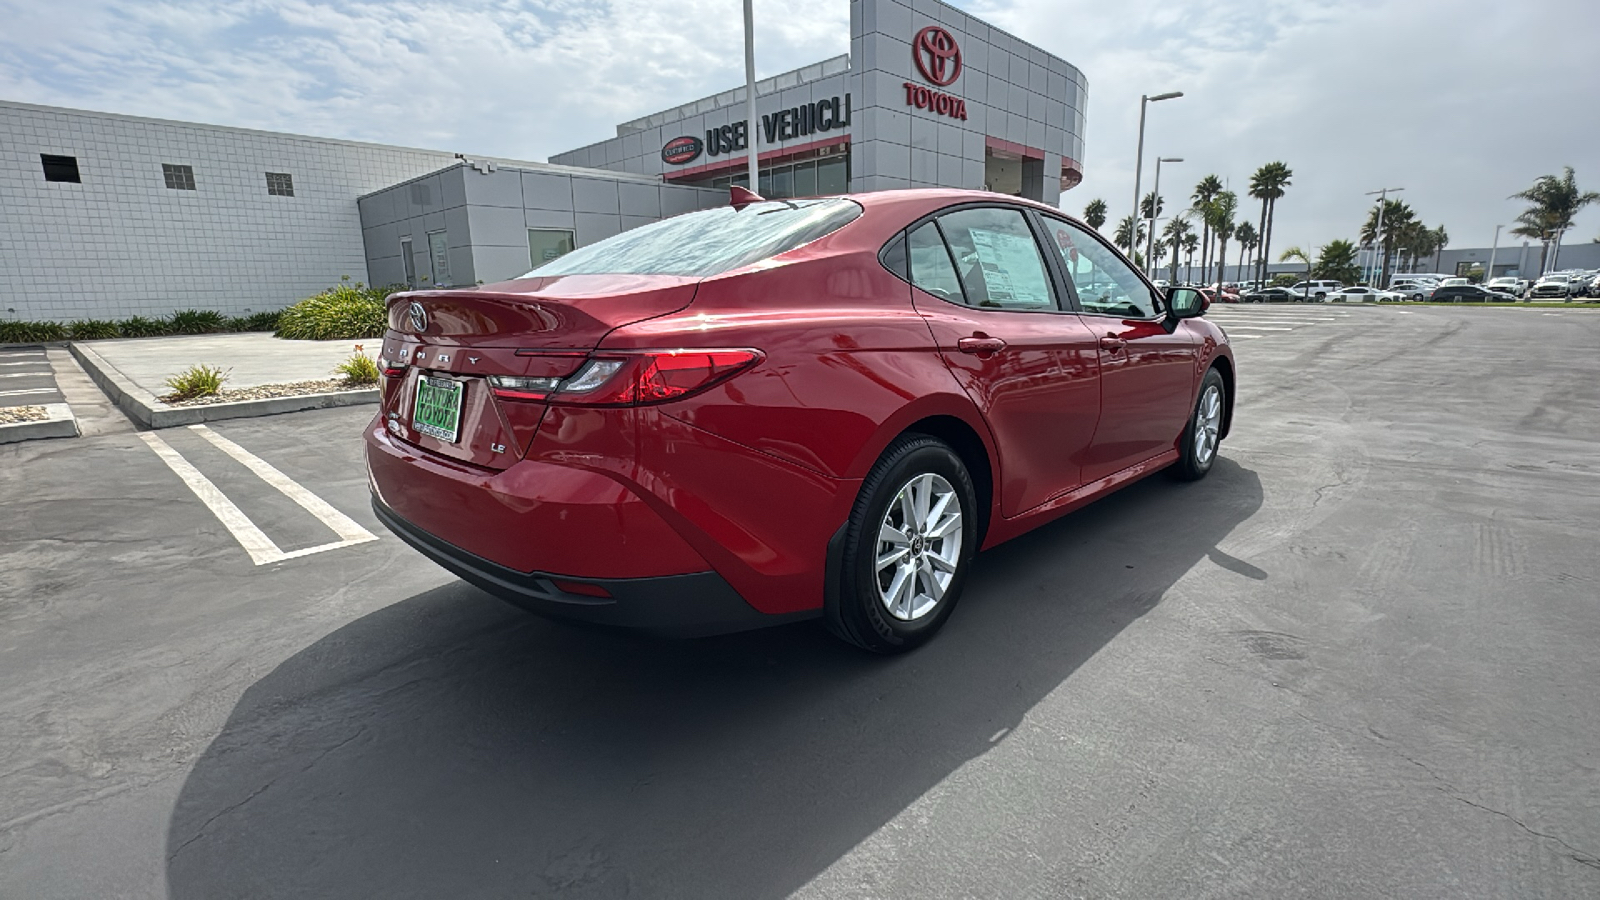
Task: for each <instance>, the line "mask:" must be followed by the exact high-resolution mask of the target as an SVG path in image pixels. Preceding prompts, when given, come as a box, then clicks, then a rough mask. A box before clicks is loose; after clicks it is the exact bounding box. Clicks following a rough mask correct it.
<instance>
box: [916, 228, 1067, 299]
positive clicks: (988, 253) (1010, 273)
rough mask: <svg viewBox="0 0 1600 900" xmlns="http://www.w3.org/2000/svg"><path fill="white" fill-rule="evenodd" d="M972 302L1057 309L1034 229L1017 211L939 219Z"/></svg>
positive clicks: (963, 285) (964, 287) (962, 283)
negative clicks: (1034, 235) (1034, 236)
mask: <svg viewBox="0 0 1600 900" xmlns="http://www.w3.org/2000/svg"><path fill="white" fill-rule="evenodd" d="M939 230H940V231H942V232H944V237H945V240H946V241H948V242H949V245H950V256H951V257H952V258H953V259H954V261H955V266H956V274H957V275H958V276H959V277H960V279H961V286H962V288H963V290H964V291H965V292H966V295H967V303H968V304H969V305H971V306H981V307H991V308H999V309H1024V310H1028V309H1055V308H1056V300H1055V294H1054V293H1053V292H1052V291H1051V289H1050V279H1049V276H1048V275H1046V274H1045V268H1044V258H1043V257H1042V256H1040V255H1039V244H1038V242H1037V241H1035V240H1034V239H1033V230H1032V229H1030V228H1029V227H1028V221H1027V219H1025V218H1023V215H1022V211H1021V210H1017V209H1000V208H995V207H987V208H982V207H980V208H977V209H962V210H957V211H955V212H952V213H946V214H945V215H942V216H940V217H939Z"/></svg>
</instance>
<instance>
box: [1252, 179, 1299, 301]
mask: <svg viewBox="0 0 1600 900" xmlns="http://www.w3.org/2000/svg"><path fill="white" fill-rule="evenodd" d="M1293 177H1294V172H1293V171H1292V170H1290V168H1289V166H1288V165H1287V164H1285V163H1281V162H1269V163H1267V164H1266V165H1264V166H1262V167H1261V168H1259V169H1257V170H1256V171H1255V174H1254V175H1251V176H1250V196H1252V197H1254V198H1255V199H1257V200H1260V201H1261V235H1260V240H1261V256H1260V260H1261V279H1262V280H1263V281H1265V280H1266V278H1267V260H1268V258H1269V257H1268V254H1270V253H1271V252H1272V221H1273V218H1274V217H1275V216H1276V215H1277V212H1278V198H1279V197H1282V196H1283V194H1284V188H1287V187H1288V186H1289V180H1290V179H1291V178H1293Z"/></svg>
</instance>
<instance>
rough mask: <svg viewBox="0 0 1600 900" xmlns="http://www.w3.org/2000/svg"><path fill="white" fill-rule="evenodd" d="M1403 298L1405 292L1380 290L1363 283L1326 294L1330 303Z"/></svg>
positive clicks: (1383, 300) (1376, 301) (1388, 301)
mask: <svg viewBox="0 0 1600 900" xmlns="http://www.w3.org/2000/svg"><path fill="white" fill-rule="evenodd" d="M1405 299H1407V298H1406V295H1405V294H1402V293H1398V292H1395V291H1380V290H1378V289H1377V288H1374V287H1367V286H1366V285H1364V284H1358V285H1354V286H1353V287H1347V288H1340V289H1339V290H1337V291H1334V292H1333V293H1331V294H1329V295H1328V302H1330V303H1397V302H1399V301H1401V300H1405Z"/></svg>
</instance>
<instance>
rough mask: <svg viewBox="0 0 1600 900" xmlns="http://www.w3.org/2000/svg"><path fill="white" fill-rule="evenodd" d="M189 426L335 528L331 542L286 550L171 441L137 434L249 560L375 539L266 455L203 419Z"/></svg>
mask: <svg viewBox="0 0 1600 900" xmlns="http://www.w3.org/2000/svg"><path fill="white" fill-rule="evenodd" d="M190 428H191V429H192V430H194V431H197V432H199V433H200V436H201V437H203V438H205V439H206V440H207V441H209V442H211V443H212V444H213V445H215V446H216V447H217V448H218V449H220V450H221V451H222V452H224V453H226V454H228V455H229V456H231V457H233V458H234V459H235V460H237V461H238V462H240V463H242V464H243V465H244V466H245V467H246V468H248V469H249V470H250V471H251V472H253V473H255V475H256V476H257V477H258V478H260V479H261V480H262V481H265V482H266V483H267V484H269V485H271V486H272V487H273V488H275V489H276V490H277V491H278V492H279V493H281V494H283V495H284V496H285V497H288V498H289V499H290V500H293V501H294V502H295V503H297V504H299V505H300V507H301V508H302V509H304V510H305V511H306V512H309V513H311V514H312V515H314V516H316V517H317V519H318V520H319V521H321V522H322V524H324V525H326V526H328V527H329V528H330V529H332V530H333V533H334V534H337V535H338V536H339V538H340V539H339V540H337V541H334V542H332V543H328V544H319V545H317V546H315V547H306V548H304V549H301V550H292V551H289V552H285V551H284V550H282V549H281V548H279V547H278V545H277V544H276V543H273V540H272V538H269V537H267V535H266V532H264V531H262V530H261V529H260V528H258V527H256V524H255V523H254V522H252V521H250V517H249V516H246V515H245V514H244V511H243V510H241V509H239V507H238V506H237V505H235V504H234V502H233V501H232V500H229V499H228V498H227V496H226V495H224V494H223V493H222V491H221V490H220V489H218V488H217V486H216V485H215V484H214V483H212V481H211V479H209V478H207V477H206V476H205V475H203V474H201V472H200V470H199V469H196V468H195V467H194V465H193V464H191V463H190V462H189V461H188V460H187V459H184V458H183V456H182V455H181V454H179V453H178V451H176V450H174V449H172V446H171V445H170V444H168V443H167V442H166V441H164V440H162V439H161V438H160V437H159V436H157V435H155V434H153V433H151V432H144V433H142V434H140V435H139V437H140V438H141V439H143V440H144V442H145V443H146V444H148V445H149V446H150V449H151V450H154V451H155V453H156V455H157V456H159V457H160V458H161V461H162V462H164V463H166V464H167V468H169V469H171V470H172V471H173V473H174V474H176V475H177V476H178V477H179V478H180V479H182V481H183V483H184V484H185V485H187V486H188V487H189V490H191V491H193V492H194V495H195V496H196V497H198V498H200V502H201V503H204V504H205V505H206V508H207V509H209V510H211V513H212V515H214V516H216V517H217V521H219V522H221V523H222V524H223V526H224V527H225V528H227V529H228V531H229V532H230V533H232V534H233V537H234V540H237V541H238V542H239V546H241V547H243V548H244V551H245V552H246V553H248V554H250V561H251V562H253V563H255V564H256V565H258V566H261V565H266V564H267V563H275V562H282V561H284V560H286V559H296V558H299V557H302V556H310V555H311V554H313V553H321V552H323V551H325V550H337V549H339V548H340V547H349V546H351V545H352V544H364V543H367V542H368V541H375V540H377V539H378V536H377V535H375V534H373V533H372V532H370V531H368V530H366V529H365V528H362V527H361V526H360V525H359V524H357V523H356V521H355V520H354V519H351V518H350V517H349V516H347V515H345V514H344V513H342V512H340V511H339V510H337V509H334V508H333V506H331V505H330V504H329V503H328V502H327V501H325V500H323V499H322V498H321V497H318V496H317V495H316V494H313V493H311V492H310V491H308V490H306V489H305V488H304V487H301V486H300V485H299V484H298V483H296V482H295V481H294V480H293V479H291V478H289V477H288V476H287V475H284V474H283V473H282V472H280V471H278V470H277V469H276V468H274V467H273V466H272V464H270V463H268V462H267V461H266V460H263V459H261V458H259V457H257V456H254V455H252V454H251V453H250V452H249V451H247V450H245V449H244V448H243V447H240V446H239V445H238V444H235V443H234V442H232V441H230V440H228V439H227V438H225V437H223V436H222V435H220V434H217V433H216V432H214V431H212V430H211V429H209V428H207V427H205V426H204V425H191V426H190Z"/></svg>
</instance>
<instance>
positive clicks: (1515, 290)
mask: <svg viewBox="0 0 1600 900" xmlns="http://www.w3.org/2000/svg"><path fill="white" fill-rule="evenodd" d="M1484 287H1487V288H1488V289H1489V290H1491V291H1500V292H1502V293H1506V294H1510V295H1512V296H1513V297H1521V296H1522V295H1523V294H1526V293H1527V292H1528V283H1527V282H1526V281H1523V280H1522V279H1521V278H1512V277H1510V276H1509V275H1508V276H1502V277H1500V278H1492V279H1490V280H1489V283H1488V284H1486V285H1484Z"/></svg>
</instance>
